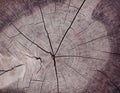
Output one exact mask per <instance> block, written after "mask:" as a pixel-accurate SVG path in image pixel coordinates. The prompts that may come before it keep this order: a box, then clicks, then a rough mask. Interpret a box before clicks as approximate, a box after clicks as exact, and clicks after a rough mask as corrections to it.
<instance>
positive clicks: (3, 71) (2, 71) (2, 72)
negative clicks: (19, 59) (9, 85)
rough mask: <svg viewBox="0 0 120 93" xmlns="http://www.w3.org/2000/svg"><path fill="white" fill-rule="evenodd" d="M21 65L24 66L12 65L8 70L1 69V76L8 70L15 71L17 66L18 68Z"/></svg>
mask: <svg viewBox="0 0 120 93" xmlns="http://www.w3.org/2000/svg"><path fill="white" fill-rule="evenodd" d="M21 66H23V64H20V65H17V66H14V67H12V68H10V69H8V70H0V72H1V73H0V76H2V75H3V74H5V73H7V72H10V71H13V70H14V69H16V68H18V67H21Z"/></svg>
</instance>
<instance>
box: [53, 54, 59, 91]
mask: <svg viewBox="0 0 120 93" xmlns="http://www.w3.org/2000/svg"><path fill="white" fill-rule="evenodd" d="M53 61H54V68H55V75H56V79H57V93H60V91H59V78H58V71H57V65H56V60H55V56H53Z"/></svg>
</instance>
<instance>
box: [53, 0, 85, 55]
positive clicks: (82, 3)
mask: <svg viewBox="0 0 120 93" xmlns="http://www.w3.org/2000/svg"><path fill="white" fill-rule="evenodd" d="M85 1H86V0H84V1H83V2H82V4H81V5H80V7H79V9H78V11H77V13H76V14H75V16H74V18H73V20H72V22H71V24H70V26H69V27H68V29H67V30H66V32H65V34H64V35H63V37H62V39H61V41H60V43H59V45H58V48H57V50H56V52H55V55H56V54H57V52H58V51H59V49H60V46H61V44H62V42H63V40H64V38H65V37H66V35H67V33H68V32H69V30H70V28H71V27H72V25H73V23H74V21H75V19H76V17H77V15H78V14H79V12H80V10H81V8H82V6H83V5H84V3H85Z"/></svg>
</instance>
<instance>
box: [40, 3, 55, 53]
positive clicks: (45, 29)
mask: <svg viewBox="0 0 120 93" xmlns="http://www.w3.org/2000/svg"><path fill="white" fill-rule="evenodd" d="M39 9H40V13H41V16H42V21H43V25H44V29H45V32H46V34H47V37H48V40H49V44H50V47H51V50H52V53H53V54H54V51H53V47H52V43H51V39H50V36H49V33H48V30H47V27H46V24H45V19H44V15H43V12H42V9H41V6H40V5H39Z"/></svg>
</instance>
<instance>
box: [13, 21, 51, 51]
mask: <svg viewBox="0 0 120 93" xmlns="http://www.w3.org/2000/svg"><path fill="white" fill-rule="evenodd" d="M11 24H12V26H13V27H14V28H15V29H16V30H17V31H18V32H19V33H20V34H21V35H22V36H23V37H25V38H26V39H27V40H28V41H30V42H31V43H33V44H34V45H35V46H37V47H38V48H39V49H41V50H42V51H44V52H45V53H50V52H48V51H46V50H45V49H43V48H42V47H41V46H39V45H38V44H37V43H35V42H33V41H32V40H31V39H29V38H28V37H27V36H26V35H25V34H24V33H22V32H21V31H20V30H19V29H18V28H17V27H16V26H15V25H14V24H13V23H11Z"/></svg>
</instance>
